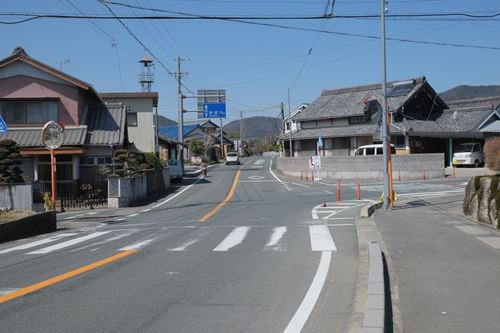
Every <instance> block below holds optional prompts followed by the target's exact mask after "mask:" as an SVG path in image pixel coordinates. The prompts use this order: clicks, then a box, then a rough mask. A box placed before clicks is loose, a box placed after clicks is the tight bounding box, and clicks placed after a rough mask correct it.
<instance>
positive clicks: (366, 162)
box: [276, 153, 445, 180]
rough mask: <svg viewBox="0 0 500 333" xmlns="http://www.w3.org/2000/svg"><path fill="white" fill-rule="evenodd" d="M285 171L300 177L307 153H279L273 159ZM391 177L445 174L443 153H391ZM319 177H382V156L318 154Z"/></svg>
mask: <svg viewBox="0 0 500 333" xmlns="http://www.w3.org/2000/svg"><path fill="white" fill-rule="evenodd" d="M276 166H277V169H278V171H280V172H281V173H282V174H284V175H288V176H292V177H300V176H301V173H302V174H303V175H304V174H305V172H308V173H309V175H311V172H312V171H313V170H311V169H309V165H308V157H295V158H289V157H280V158H278V159H277V163H276ZM392 166H393V174H392V175H393V178H394V179H397V178H398V177H400V178H401V179H402V180H407V179H422V178H423V177H424V173H425V178H440V177H444V176H445V166H444V154H442V153H438V154H413V155H393V156H392ZM320 177H321V178H323V179H324V178H327V179H358V180H365V179H383V157H382V156H327V157H321V169H320Z"/></svg>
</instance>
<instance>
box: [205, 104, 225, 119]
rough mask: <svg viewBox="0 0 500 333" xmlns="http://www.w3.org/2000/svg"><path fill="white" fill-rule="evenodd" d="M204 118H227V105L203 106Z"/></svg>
mask: <svg viewBox="0 0 500 333" xmlns="http://www.w3.org/2000/svg"><path fill="white" fill-rule="evenodd" d="M203 118H226V103H205V104H203Z"/></svg>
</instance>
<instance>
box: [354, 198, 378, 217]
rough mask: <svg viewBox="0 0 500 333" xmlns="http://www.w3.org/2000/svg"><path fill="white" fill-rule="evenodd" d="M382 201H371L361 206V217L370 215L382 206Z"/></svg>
mask: <svg viewBox="0 0 500 333" xmlns="http://www.w3.org/2000/svg"><path fill="white" fill-rule="evenodd" d="M382 204H383V202H382V201H378V202H375V203H370V204H368V205H366V206H364V207H363V208H361V212H360V213H359V216H360V217H370V216H372V214H373V213H374V212H375V211H376V210H377V209H380V208H382Z"/></svg>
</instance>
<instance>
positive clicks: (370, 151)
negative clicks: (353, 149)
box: [365, 148, 375, 155]
mask: <svg viewBox="0 0 500 333" xmlns="http://www.w3.org/2000/svg"><path fill="white" fill-rule="evenodd" d="M365 155H375V148H366V149H365Z"/></svg>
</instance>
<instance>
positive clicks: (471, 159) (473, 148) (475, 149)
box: [453, 142, 484, 168]
mask: <svg viewBox="0 0 500 333" xmlns="http://www.w3.org/2000/svg"><path fill="white" fill-rule="evenodd" d="M483 164H484V159H483V149H482V147H481V143H479V142H466V143H461V144H460V145H459V146H458V148H457V150H456V151H455V152H454V153H453V165H456V166H459V165H468V166H474V167H476V168H478V167H480V166H482V165H483Z"/></svg>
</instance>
